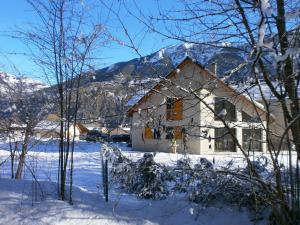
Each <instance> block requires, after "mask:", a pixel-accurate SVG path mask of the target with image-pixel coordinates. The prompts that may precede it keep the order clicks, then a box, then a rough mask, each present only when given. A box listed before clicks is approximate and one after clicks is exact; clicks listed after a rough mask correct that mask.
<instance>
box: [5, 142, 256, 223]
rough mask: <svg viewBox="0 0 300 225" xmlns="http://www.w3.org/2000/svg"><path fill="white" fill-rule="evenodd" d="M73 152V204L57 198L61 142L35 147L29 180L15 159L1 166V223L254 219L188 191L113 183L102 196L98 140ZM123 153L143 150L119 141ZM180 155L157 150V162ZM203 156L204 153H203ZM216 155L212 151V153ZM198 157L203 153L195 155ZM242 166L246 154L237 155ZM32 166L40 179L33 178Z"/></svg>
mask: <svg viewBox="0 0 300 225" xmlns="http://www.w3.org/2000/svg"><path fill="white" fill-rule="evenodd" d="M75 146H76V148H75V154H74V163H75V164H74V167H75V171H74V195H73V196H74V204H73V205H70V204H68V203H67V202H62V201H59V200H57V195H56V188H57V186H56V183H55V182H56V178H57V161H58V153H57V149H58V147H57V142H51V141H47V142H41V143H39V144H37V145H35V146H32V147H31V151H30V153H29V155H28V158H27V166H28V168H27V169H25V180H22V181H16V180H11V179H9V177H10V161H9V160H7V161H6V162H5V163H4V164H3V165H2V166H1V167H0V202H1V204H0V224H82V225H83V224H172V225H173V224H174V225H175V224H203V225H204V224H211V225H212V224H224V225H226V224H237V225H240V224H244V225H246V224H252V222H251V219H250V218H251V216H250V213H249V212H248V211H247V210H246V209H237V208H232V207H229V206H227V205H222V204H220V205H214V206H210V207H205V208H204V207H201V206H200V205H197V204H194V203H192V202H189V201H188V200H187V198H186V196H184V195H173V196H170V197H168V198H167V199H165V200H143V199H137V197H136V196H134V195H131V194H126V193H124V192H122V191H121V190H119V189H117V188H115V187H114V186H113V184H110V189H109V202H108V203H106V202H105V201H104V199H103V197H102V183H101V182H102V177H101V163H100V161H101V160H100V149H101V145H100V144H99V143H88V142H76V145H75ZM119 146H121V147H122V149H123V150H124V154H125V155H126V156H128V157H130V158H133V159H138V158H140V157H142V155H143V153H138V152H132V151H130V148H128V147H126V146H125V145H119ZM8 157H9V151H8V145H7V144H6V143H0V163H1V162H3V161H4V160H6V159H7V158H8ZM180 157H182V156H181V155H174V154H168V153H158V154H156V156H155V160H156V161H157V162H161V163H165V164H168V165H172V164H175V163H176V161H177V158H180ZM201 157H203V156H201ZM207 157H209V158H208V159H210V160H212V156H207ZM191 158H192V161H194V162H196V161H197V160H198V159H199V156H191ZM231 159H232V156H226V157H222V156H220V157H216V158H215V162H216V165H219V166H222V165H226V164H227V163H228V162H230V161H231ZM235 160H236V163H237V164H238V165H242V164H243V159H242V158H241V157H237V158H235ZM29 168H30V170H32V171H33V172H34V173H35V175H36V177H37V178H38V179H39V180H40V185H41V187H42V190H43V193H44V197H45V198H44V199H40V196H41V193H40V191H39V186H38V185H36V183H34V182H33V179H32V176H31V172H30V171H29Z"/></svg>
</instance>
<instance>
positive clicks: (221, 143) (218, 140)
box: [215, 127, 236, 152]
mask: <svg viewBox="0 0 300 225" xmlns="http://www.w3.org/2000/svg"><path fill="white" fill-rule="evenodd" d="M230 130H231V132H232V133H233V134H234V136H235V135H236V130H235V129H234V128H231V129H230ZM215 151H216V152H223V151H225V152H227V151H229V152H235V151H236V148H235V142H234V140H233V138H232V136H231V135H230V134H229V130H228V129H227V128H225V127H222V128H215Z"/></svg>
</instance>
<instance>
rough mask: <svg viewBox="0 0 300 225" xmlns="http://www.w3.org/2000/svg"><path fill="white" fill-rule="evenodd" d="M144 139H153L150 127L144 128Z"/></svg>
mask: <svg viewBox="0 0 300 225" xmlns="http://www.w3.org/2000/svg"><path fill="white" fill-rule="evenodd" d="M145 138H146V139H153V138H154V134H153V131H152V129H151V128H150V127H145Z"/></svg>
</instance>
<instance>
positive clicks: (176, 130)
mask: <svg viewBox="0 0 300 225" xmlns="http://www.w3.org/2000/svg"><path fill="white" fill-rule="evenodd" d="M174 138H175V139H182V128H181V127H174Z"/></svg>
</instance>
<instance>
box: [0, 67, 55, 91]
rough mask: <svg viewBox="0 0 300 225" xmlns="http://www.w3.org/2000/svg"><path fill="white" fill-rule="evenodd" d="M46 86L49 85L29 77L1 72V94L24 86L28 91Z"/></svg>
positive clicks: (23, 88)
mask: <svg viewBox="0 0 300 225" xmlns="http://www.w3.org/2000/svg"><path fill="white" fill-rule="evenodd" d="M46 87H49V86H47V85H45V84H43V83H41V82H39V81H36V80H33V79H31V78H28V77H16V76H14V75H12V74H8V73H5V72H0V94H1V95H2V96H5V94H8V93H9V91H10V90H14V89H17V88H22V90H25V91H26V92H33V91H38V90H41V89H43V88H46Z"/></svg>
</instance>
